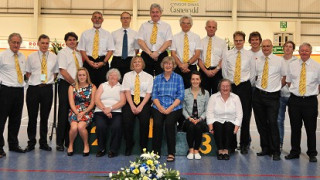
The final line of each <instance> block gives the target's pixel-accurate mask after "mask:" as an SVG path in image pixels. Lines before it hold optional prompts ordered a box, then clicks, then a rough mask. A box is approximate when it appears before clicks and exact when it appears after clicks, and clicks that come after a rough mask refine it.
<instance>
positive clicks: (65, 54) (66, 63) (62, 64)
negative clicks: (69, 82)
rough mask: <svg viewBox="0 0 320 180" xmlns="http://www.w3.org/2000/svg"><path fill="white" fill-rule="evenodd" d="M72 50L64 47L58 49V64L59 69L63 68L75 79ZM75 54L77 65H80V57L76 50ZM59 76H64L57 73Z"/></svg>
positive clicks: (75, 72) (75, 70) (75, 71)
mask: <svg viewBox="0 0 320 180" xmlns="http://www.w3.org/2000/svg"><path fill="white" fill-rule="evenodd" d="M72 52H73V50H72V49H71V48H69V47H66V48H64V49H62V50H61V51H59V53H58V64H59V69H65V70H66V71H67V72H68V73H69V74H70V76H71V77H72V78H73V79H75V78H76V75H77V66H76V63H75V60H74V57H73V54H72ZM76 56H77V59H78V62H79V67H82V58H81V55H80V53H79V52H77V51H76ZM58 77H59V78H61V79H64V77H63V76H62V75H61V74H60V73H59V76H58Z"/></svg>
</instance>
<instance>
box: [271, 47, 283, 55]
mask: <svg viewBox="0 0 320 180" xmlns="http://www.w3.org/2000/svg"><path fill="white" fill-rule="evenodd" d="M272 51H273V54H283V48H282V46H273V49H272Z"/></svg>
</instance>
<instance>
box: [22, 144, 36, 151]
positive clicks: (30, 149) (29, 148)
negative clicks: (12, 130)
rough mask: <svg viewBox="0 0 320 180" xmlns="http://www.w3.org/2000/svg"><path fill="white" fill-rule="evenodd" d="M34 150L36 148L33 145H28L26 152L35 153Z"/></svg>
mask: <svg viewBox="0 0 320 180" xmlns="http://www.w3.org/2000/svg"><path fill="white" fill-rule="evenodd" d="M33 150H34V146H32V145H28V146H27V147H26V148H25V149H24V151H25V152H30V151H33Z"/></svg>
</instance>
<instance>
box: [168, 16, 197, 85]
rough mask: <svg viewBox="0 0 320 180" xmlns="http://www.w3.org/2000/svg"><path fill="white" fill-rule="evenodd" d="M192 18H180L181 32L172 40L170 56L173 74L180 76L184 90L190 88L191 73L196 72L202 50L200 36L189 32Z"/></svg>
mask: <svg viewBox="0 0 320 180" xmlns="http://www.w3.org/2000/svg"><path fill="white" fill-rule="evenodd" d="M192 25H193V21H192V17H191V16H190V15H184V16H182V17H181V18H180V27H181V32H179V33H178V34H175V35H174V36H173V40H172V46H171V54H172V57H173V58H174V60H175V62H176V64H177V67H178V68H176V69H175V72H176V73H178V74H179V75H181V76H182V78H183V83H184V87H185V88H189V87H190V86H191V84H190V83H191V82H190V79H191V72H192V71H196V70H197V65H196V64H197V60H198V58H199V57H200V53H201V50H202V47H201V40H200V36H199V35H197V34H195V33H193V32H191V31H190V29H191V27H192Z"/></svg>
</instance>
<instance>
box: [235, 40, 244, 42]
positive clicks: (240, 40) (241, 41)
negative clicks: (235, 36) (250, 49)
mask: <svg viewBox="0 0 320 180" xmlns="http://www.w3.org/2000/svg"><path fill="white" fill-rule="evenodd" d="M234 42H236V43H241V42H243V40H234Z"/></svg>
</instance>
